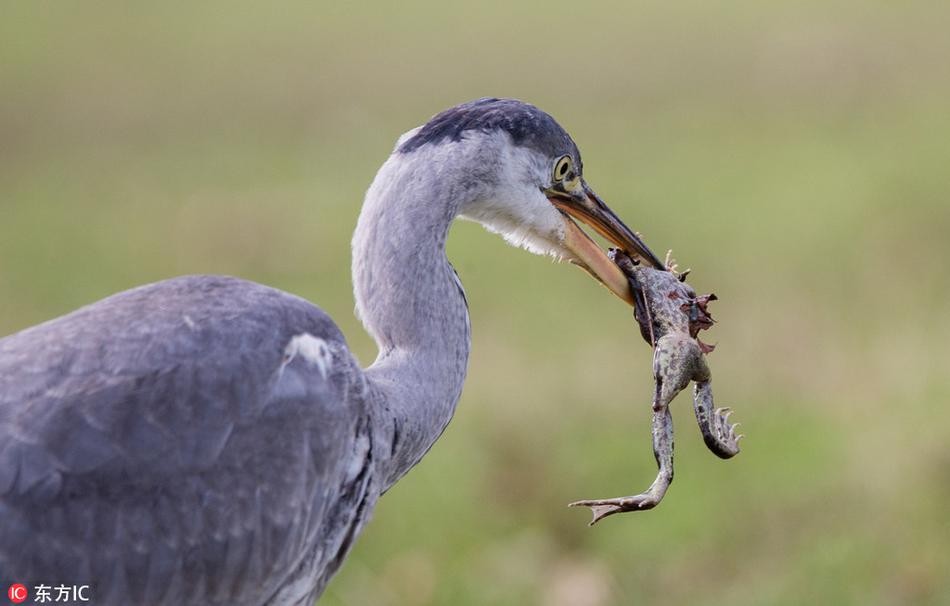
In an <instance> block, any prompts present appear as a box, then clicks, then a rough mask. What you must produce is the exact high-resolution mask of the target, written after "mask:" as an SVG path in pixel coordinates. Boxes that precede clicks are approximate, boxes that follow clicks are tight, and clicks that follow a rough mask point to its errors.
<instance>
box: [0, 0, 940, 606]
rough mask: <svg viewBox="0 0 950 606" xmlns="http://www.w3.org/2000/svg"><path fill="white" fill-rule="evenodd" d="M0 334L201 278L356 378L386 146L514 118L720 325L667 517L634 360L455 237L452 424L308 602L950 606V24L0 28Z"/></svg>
mask: <svg viewBox="0 0 950 606" xmlns="http://www.w3.org/2000/svg"><path fill="white" fill-rule="evenodd" d="M2 13H3V15H2V18H0V334H8V333H11V332H14V331H16V330H18V329H20V328H23V327H25V326H28V325H31V324H34V323H37V322H40V321H42V320H45V319H48V318H51V317H54V316H56V315H59V314H62V313H65V312H67V311H69V310H71V309H73V308H75V307H77V306H79V305H82V304H85V303H88V302H91V301H94V300H96V299H99V298H101V297H103V296H105V295H107V294H110V293H112V292H115V291H117V290H120V289H124V288H127V287H131V286H133V285H137V284H140V283H145V282H149V281H154V280H159V279H162V278H167V277H170V276H174V275H178V274H183V273H200V272H219V273H227V274H234V275H239V276H242V277H245V278H249V279H253V280H257V281H261V282H264V283H267V284H271V285H274V286H277V287H280V288H283V289H285V290H288V291H291V292H294V293H297V294H300V295H303V296H305V297H307V298H309V299H311V300H313V301H315V302H317V303H318V304H320V305H321V306H322V307H323V308H324V309H325V310H327V311H328V312H329V313H330V314H331V315H332V316H333V317H334V318H336V320H337V322H338V323H339V325H340V326H341V328H342V329H343V331H344V333H345V334H347V336H348V338H349V341H350V344H351V346H352V348H353V349H354V351H355V352H356V354H357V355H358V357H359V358H360V359H361V360H364V361H366V362H369V361H371V360H372V359H373V357H374V356H375V350H374V347H373V344H372V343H371V341H370V340H369V339H368V338H367V337H366V335H365V334H364V333H363V332H362V331H361V328H360V326H359V324H358V322H357V321H356V320H355V318H354V317H353V314H352V307H353V302H352V297H351V290H350V282H349V261H350V258H349V248H348V243H349V238H350V235H351V230H352V229H353V226H354V225H355V220H356V216H357V213H358V211H359V205H360V201H361V199H362V195H363V192H364V191H365V189H366V187H367V186H368V184H369V182H370V180H371V179H372V176H373V174H374V171H375V169H376V168H377V167H378V165H379V164H380V163H381V162H382V161H383V159H384V158H385V157H386V155H387V154H388V152H389V150H390V149H391V146H392V144H393V142H394V140H395V139H396V137H397V136H398V135H399V134H400V133H402V132H403V131H405V130H408V129H409V128H411V127H413V126H415V125H417V124H420V123H422V122H424V121H425V120H426V119H427V118H428V117H429V116H430V115H432V114H434V113H436V112H437V111H439V110H441V109H443V108H444V107H447V106H449V105H453V104H455V103H458V102H461V101H465V100H468V99H472V98H475V97H480V96H486V95H496V96H511V97H518V98H523V99H526V100H529V101H531V102H533V103H535V104H537V105H539V106H540V107H542V108H544V109H546V110H547V111H549V112H550V113H552V114H553V115H554V116H556V117H557V118H558V120H559V121H560V122H561V123H562V124H563V125H564V126H565V128H567V129H568V130H569V131H570V132H571V133H572V134H573V135H574V137H575V139H576V140H577V142H578V144H579V146H580V147H581V149H582V151H583V153H584V164H585V169H586V176H587V178H588V180H589V181H590V182H591V183H592V184H593V185H594V187H595V188H596V189H597V191H598V192H599V193H600V194H601V195H602V196H604V197H605V198H606V199H607V200H608V202H609V203H610V204H611V206H612V207H613V208H614V209H615V210H616V211H617V213H618V214H619V215H620V216H621V217H623V218H624V219H625V220H626V221H627V222H628V223H629V224H630V225H631V226H632V227H633V228H635V229H638V230H640V231H642V232H643V233H644V236H645V238H646V240H647V242H648V243H650V245H651V246H652V247H653V248H654V249H655V250H658V251H659V252H660V253H661V254H662V252H663V251H665V250H666V248H669V247H672V248H674V249H675V252H676V256H677V258H678V259H679V260H680V261H681V264H682V265H684V266H692V267H693V268H694V270H695V271H694V273H693V275H692V277H691V280H690V281H691V283H692V284H693V285H694V286H695V287H697V289H699V290H703V291H708V290H714V291H715V292H716V293H717V294H718V295H719V296H720V298H721V301H720V302H718V303H716V304H715V306H714V308H713V311H714V313H715V315H716V317H717V319H718V320H719V324H718V325H717V326H716V327H715V328H714V329H713V330H712V331H711V332H710V333H708V337H709V340H712V341H717V342H719V344H720V346H719V348H718V349H717V351H716V353H715V354H713V355H712V357H711V360H710V364H711V367H712V369H713V372H714V375H715V378H716V395H717V398H718V402H719V403H721V404H722V405H725V404H728V405H731V406H733V407H734V408H735V409H736V410H737V413H736V417H737V418H738V419H739V420H741V421H742V422H743V430H744V432H745V433H746V434H747V436H748V437H747V439H746V440H745V441H744V442H743V453H742V454H741V455H740V456H739V457H737V458H736V459H734V460H732V461H729V462H725V463H724V462H722V461H720V460H718V459H716V458H715V457H713V456H712V455H710V454H709V453H708V452H706V450H705V448H704V446H703V444H702V441H701V439H700V437H699V433H698V431H697V430H696V428H695V427H694V421H693V420H692V418H691V415H692V413H691V411H690V410H689V408H690V404H689V401H688V397H683V396H681V398H680V399H679V400H677V401H676V402H675V406H674V417H675V419H676V421H677V423H678V428H679V430H678V434H677V437H678V440H677V469H676V471H677V474H676V482H675V483H674V484H673V487H672V489H671V491H670V493H669V494H668V496H667V499H666V500H665V501H664V502H663V504H662V506H661V507H660V508H659V509H657V510H655V511H653V512H650V513H645V514H642V515H626V516H620V517H615V518H611V519H609V520H606V521H605V522H604V523H602V524H601V525H599V526H598V527H596V528H594V529H589V528H587V527H586V525H585V524H586V522H587V517H586V513H584V512H581V511H577V510H569V509H567V508H565V507H564V505H565V504H566V503H568V502H569V501H572V500H574V499H578V498H591V497H598V496H615V495H619V494H631V493H632V492H635V491H639V490H640V489H642V488H644V487H645V486H646V485H647V484H648V483H649V481H650V480H651V479H652V478H653V475H654V462H653V457H652V456H651V454H650V437H649V418H650V413H649V396H650V393H651V378H650V371H649V366H650V352H649V350H648V348H646V347H645V346H644V345H643V343H642V341H640V339H639V337H638V335H637V330H636V327H635V324H634V322H633V321H632V319H631V317H630V314H629V310H627V309H624V308H623V306H622V305H620V304H618V303H617V301H615V300H614V299H612V298H611V297H610V296H609V295H607V294H606V293H605V292H604V291H603V290H602V289H600V288H599V287H597V286H596V285H595V284H594V283H593V282H591V281H590V280H589V279H588V278H587V277H586V276H584V275H583V274H582V273H581V272H579V271H577V270H575V269H572V268H570V267H568V266H562V265H555V264H552V263H550V262H549V261H547V260H545V259H542V258H539V257H533V256H530V255H527V254H525V253H523V252H519V251H515V250H512V249H509V248H508V247H506V246H505V245H504V243H503V242H502V241H501V240H499V239H497V238H495V237H493V236H491V235H489V234H487V233H485V232H484V231H483V230H481V228H479V227H478V226H476V225H472V224H458V225H456V226H455V227H454V228H453V234H452V236H451V241H450V244H449V249H450V250H449V254H450V258H451V259H452V261H453V263H454V264H455V266H456V268H457V269H458V272H459V274H460V275H461V278H462V280H463V282H464V283H465V286H466V289H467V292H468V295H469V302H470V305H471V312H472V313H471V315H472V321H473V330H474V343H473V355H472V359H471V366H470V372H469V377H470V378H469V381H468V383H467V385H466V389H465V392H464V395H463V397H462V401H461V403H460V406H459V409H458V413H457V415H456V418H455V420H454V421H453V422H452V424H451V426H450V427H449V429H448V431H447V432H446V433H445V435H444V436H443V437H442V439H441V440H440V441H439V442H438V443H437V445H436V446H435V447H434V448H433V449H432V451H431V453H430V454H429V455H428V457H427V458H426V459H425V460H424V462H423V463H422V464H421V465H420V466H419V467H418V468H417V469H416V470H414V471H413V472H412V473H411V474H410V475H409V476H408V477H407V478H405V479H404V480H403V481H402V482H400V484H399V485H397V486H396V487H395V488H394V489H393V490H392V491H391V492H390V493H389V494H387V495H386V497H385V498H384V499H383V500H382V502H381V503H380V506H379V508H378V510H377V513H376V516H375V519H374V521H373V522H372V524H371V525H370V527H369V528H368V530H367V531H366V533H365V534H364V535H363V537H362V539H361V540H360V542H359V543H358V545H357V547H356V548H355V550H354V551H353V553H352V555H351V557H350V558H349V561H348V562H347V564H346V565H345V566H344V568H343V570H342V572H341V573H340V574H339V575H338V576H337V578H336V579H335V580H334V581H332V583H331V584H330V586H329V588H328V590H327V593H326V594H325V597H324V599H323V602H322V603H325V604H332V605H344V604H346V605H363V604H372V605H378V606H388V605H392V606H395V605H424V604H459V605H466V604H473V605H474V604H500V605H505V604H512V605H514V604H518V605H521V604H550V605H555V606H558V605H572V606H573V605H577V606H585V605H588V606H598V605H606V604H634V603H636V604H689V605H720V604H721V605H729V606H741V605H745V604H749V605H753V604H755V605H759V604H776V605H778V604H789V605H798V604H803V603H815V604H861V605H863V606H873V605H878V604H881V605H883V604H950V575H948V574H947V572H948V570H950V517H948V511H950V506H948V503H950V449H948V442H950V407H948V406H947V404H948V398H950V378H948V376H950V354H948V352H947V349H946V343H947V342H948V339H950V327H948V322H947V311H948V304H947V296H948V295H950V279H948V270H947V267H946V264H947V259H948V257H950V234H948V229H950V201H948V200H950V169H948V168H950V167H948V162H950V110H948V108H950V70H948V68H947V65H948V62H950V36H947V34H946V31H947V26H948V24H950V5H939V4H938V3H933V2H925V1H909V2H902V3H889V2H876V1H871V2H856V1H855V2H845V1H836V2H813V1H803V2H796V3H791V2H773V3H762V2H748V1H747V2H734V3H728V4H723V3H706V2H698V1H690V0H687V1H684V2H678V3H675V4H674V5H671V4H670V3H664V2H607V1H600V2H588V3H570V2H558V1H548V2H539V1H530V2H524V3H512V2H497V1H486V2H480V3H467V4H464V5H459V6H450V5H449V3H442V2H435V1H432V0H421V1H416V0H406V1H404V2H401V3H392V4H383V3H378V4H376V3H360V4H350V3H326V2H296V3H294V2H291V3H281V4H279V5H278V4H276V3H274V4H266V5H265V4H257V5H242V4H237V3H212V4H202V5H200V6H196V5H193V4H191V3H172V2H169V3H161V4H159V3H152V4H148V5H146V4H141V5H138V4H129V3H96V4H92V3H80V2H57V3H48V2H5V3H3V7H2Z"/></svg>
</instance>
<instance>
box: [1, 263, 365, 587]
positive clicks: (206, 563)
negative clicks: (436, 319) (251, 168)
mask: <svg viewBox="0 0 950 606" xmlns="http://www.w3.org/2000/svg"><path fill="white" fill-rule="evenodd" d="M185 316H187V318H186V317H185ZM302 333H308V334H311V335H313V336H315V337H318V338H320V339H323V340H324V341H325V342H326V343H328V345H329V347H330V351H331V352H332V354H333V360H332V364H331V373H330V374H329V375H328V376H327V377H326V379H324V378H323V377H322V375H321V373H320V372H319V370H318V369H316V368H314V367H312V365H311V364H309V363H308V361H307V360H305V359H304V358H302V357H298V358H297V359H294V360H291V361H289V362H288V363H285V359H284V353H285V352H284V350H285V347H286V345H287V343H288V342H289V341H290V340H291V338H292V337H293V336H294V335H298V334H302ZM288 385H292V386H291V387H288ZM365 394H366V389H365V384H364V379H363V376H362V371H361V370H360V369H359V368H358V366H357V365H356V363H355V361H354V360H353V359H352V357H351V356H350V355H349V354H348V352H347V350H346V343H345V342H344V340H343V337H342V335H341V334H340V332H339V330H338V329H337V328H336V326H335V325H334V324H333V323H332V321H330V319H329V318H328V317H327V316H326V315H325V314H324V313H323V312H322V311H320V310H319V309H318V308H316V307H314V306H313V305H311V304H309V303H307V302H306V301H304V300H302V299H299V298H297V297H293V296H291V295H287V294H285V293H281V292H279V291H276V290H273V289H270V288H266V287H263V286H260V285H256V284H252V283H249V282H244V281H241V280H236V279H232V278H221V277H212V276H197V277H187V278H179V279H175V280H169V281H166V282H160V283H158V284H153V285H149V286H144V287H141V288H137V289H135V290H131V291H128V292H125V293H121V294H119V295H116V296H113V297H110V298H108V299H106V300H104V301H101V302H99V303H97V304H95V305H92V306H89V307H86V308H83V309H80V310H78V311H76V312H74V313H72V314H70V315H68V316H65V317H63V318H60V319H58V320H55V321H53V322H48V323H46V324H42V325H40V326H37V327H35V328H31V329H28V330H25V331H23V332H20V333H18V334H15V335H12V336H10V337H7V338H5V339H3V340H0V469H2V470H3V473H2V475H0V497H2V500H0V571H2V575H0V576H2V577H3V578H4V579H17V580H19V581H20V582H27V581H29V582H35V583H40V582H47V583H49V582H55V581H58V580H59V581H63V582H66V581H68V582H77V583H89V582H92V583H93V584H94V585H95V587H96V588H102V589H104V590H108V591H109V592H110V593H105V594H102V595H96V602H97V603H103V604H112V603H116V604H118V603H150V604H165V603H168V604H182V603H189V604H199V603H201V604H234V603H248V604H263V603H267V602H268V601H270V600H271V599H272V598H273V597H274V596H275V595H276V594H277V593H278V592H279V591H280V589H281V587H283V586H284V581H285V578H283V577H286V576H289V575H294V574H299V575H301V576H309V577H313V576H314V575H316V576H317V577H318V578H308V583H307V587H306V597H309V596H310V595H315V592H318V591H319V589H320V588H322V584H323V583H324V582H325V580H326V579H327V578H329V576H330V574H332V571H333V568H331V567H329V566H328V564H332V563H334V561H336V562H337V563H338V561H339V560H341V559H342V555H343V554H342V553H341V550H343V551H345V549H346V548H348V544H347V543H346V541H347V537H348V536H350V535H351V534H352V532H353V529H354V528H356V527H358V526H359V525H360V524H361V523H362V521H363V519H365V518H364V517H361V516H365V515H366V514H368V510H369V508H368V507H367V504H371V503H372V502H373V501H374V500H375V494H372V492H371V488H372V486H371V483H370V482H369V481H368V476H369V474H370V473H371V469H372V464H371V461H372V459H371V454H370V452H369V451H368V450H367V449H366V448H365V446H364V447H363V448H362V449H361V448H360V447H359V445H360V444H361V443H362V444H364V445H365V443H366V441H367V440H368V439H370V437H369V436H370V434H369V431H370V426H369V422H368V414H367V410H366V409H365V405H366V402H365ZM351 453H357V454H359V455H360V456H362V457H363V466H364V468H365V471H364V473H363V475H362V477H349V476H348V474H347V473H346V469H344V468H346V467H349V466H352V464H353V462H352V460H351V459H350V455H351ZM360 503H363V504H364V506H363V511H362V512H358V511H357V506H358V505H359V504H360ZM331 522H332V523H331ZM327 529H332V530H333V532H332V533H328V532H326V531H327ZM315 543H318V544H320V546H321V548H322V549H321V550H320V552H319V553H320V557H318V558H313V557H310V558H308V557H307V555H310V554H312V553H314V552H313V550H312V549H311V547H312V545H313V544H315ZM15 545H20V546H21V548H20V549H13V546H15ZM27 546H28V548H27V549H24V547H27ZM106 579H108V580H106ZM186 588H187V591H186Z"/></svg>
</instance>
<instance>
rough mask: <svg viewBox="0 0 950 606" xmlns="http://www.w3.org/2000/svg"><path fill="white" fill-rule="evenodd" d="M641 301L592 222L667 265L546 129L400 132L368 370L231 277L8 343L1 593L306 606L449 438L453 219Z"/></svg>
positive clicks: (319, 328)
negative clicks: (19, 590) (42, 590)
mask: <svg viewBox="0 0 950 606" xmlns="http://www.w3.org/2000/svg"><path fill="white" fill-rule="evenodd" d="M459 216H461V217H465V218H468V219H471V220H474V221H477V222H480V223H482V224H483V225H484V226H485V227H487V228H488V229H489V230H491V231H494V232H498V233H499V234H501V235H503V236H504V238H505V239H506V240H508V241H509V242H510V243H512V244H515V245H518V246H521V247H523V248H526V249H528V250H530V251H533V252H535V253H542V254H550V255H553V256H555V257H560V258H564V259H567V260H569V261H571V262H573V263H574V264H577V265H579V266H581V267H582V268H584V269H585V270H587V271H588V272H589V273H591V274H592V275H593V276H594V277H596V278H597V279H598V280H599V281H600V282H602V283H603V284H604V285H606V286H607V287H608V288H609V289H610V290H611V291H613V292H614V293H615V294H617V295H618V296H620V297H621V298H622V299H624V300H626V301H627V303H630V304H632V302H633V299H632V295H631V293H630V291H629V286H628V283H627V279H626V277H625V276H624V275H623V274H622V272H621V271H620V270H619V269H618V268H617V267H616V266H615V265H614V264H613V263H612V262H611V261H610V260H609V259H608V258H607V256H606V254H605V253H604V252H603V251H602V250H601V248H600V247H599V246H598V245H596V244H595V243H594V241H593V240H592V239H591V238H590V237H589V236H588V235H587V234H586V233H585V232H584V231H583V230H582V229H581V228H580V227H579V226H578V224H577V223H576V222H575V219H576V220H579V221H581V222H582V223H585V224H587V225H588V226H590V227H591V228H593V229H594V230H596V231H597V232H599V233H600V234H602V235H603V236H604V237H605V238H606V239H608V240H610V241H611V242H612V243H613V244H615V245H616V246H619V247H620V248H622V249H624V250H626V251H628V252H629V253H630V254H632V255H634V256H637V257H639V258H640V259H643V260H645V261H646V262H647V263H650V264H651V265H654V266H656V267H662V263H661V262H660V261H659V259H657V258H656V256H655V255H654V254H653V253H652V252H651V251H650V250H649V249H648V248H647V247H646V246H645V245H644V244H643V242H641V240H640V239H639V237H638V236H637V235H636V234H635V233H634V232H632V231H631V230H630V229H628V228H627V227H626V226H625V225H624V224H623V223H622V222H621V221H620V220H619V219H618V218H617V217H616V215H615V214H614V213H613V212H611V211H610V209H609V208H608V207H607V206H606V205H605V204H604V203H603V201H602V200H601V199H600V198H598V197H597V195H596V194H595V193H594V191H593V190H592V189H591V188H590V187H589V186H588V184H587V183H586V181H585V180H584V178H583V175H582V164H581V157H580V153H579V152H578V149H577V146H576V145H575V144H574V141H573V140H572V139H571V137H570V136H569V135H568V134H567V133H566V132H565V131H564V130H563V129H562V128H561V127H560V126H559V125H558V124H557V122H555V120H554V119H553V118H552V117H551V116H549V115H548V114H546V113H544V112H542V111H541V110H539V109H537V108H536V107H534V106H532V105H529V104H526V103H523V102H520V101H516V100H512V99H479V100H477V101H473V102H469V103H465V104H462V105H459V106H456V107H453V108H451V109H448V110H446V111H444V112H442V113H440V114H438V115H436V116H435V117H433V118H432V119H431V120H430V121H429V122H427V123H426V124H424V125H423V126H421V127H418V128H416V129H414V130H411V131H409V132H408V133H406V134H404V135H403V136H402V137H400V138H399V140H398V141H397V143H396V146H395V148H394V149H393V151H392V153H391V155H390V156H389V157H388V159H387V160H386V161H385V163H384V164H383V166H382V168H381V169H380V170H379V172H378V174H377V175H376V178H375V179H374V181H373V182H372V185H371V186H370V188H369V190H368V192H367V194H366V197H365V201H364V204H363V207H362V210H361V213H360V216H359V220H358V224H357V227H356V231H355V233H354V236H353V242H352V253H353V267H352V269H353V281H354V293H355V298H356V309H357V314H358V315H359V317H360V319H361V320H362V322H363V324H364V326H365V327H366V329H367V331H368V332H369V334H370V335H371V336H372V337H373V338H374V339H375V341H376V343H377V344H378V347H379V355H378V357H377V358H376V360H375V361H374V362H373V363H372V365H370V366H369V367H368V368H366V369H365V370H364V369H362V368H360V366H359V365H358V364H357V362H356V360H355V359H354V357H353V356H352V354H351V353H350V352H349V350H348V349H347V345H346V341H345V340H344V338H343V335H342V334H341V333H340V331H339V329H338V328H337V327H336V325H335V324H334V323H333V321H332V320H331V319H330V318H329V317H328V316H327V315H326V314H325V313H324V312H323V311H321V310H320V308H318V307H316V306H315V305H313V304H311V303H309V302H307V301H305V300H303V299H301V298H299V297H296V296H293V295H291V294H287V293H285V292H281V291H279V290H275V289H272V288H269V287H266V286H262V285H259V284H255V283H251V282H247V281H243V280H239V279H235V278H230V277H220V276H188V277H181V278H175V279H171V280H166V281H162V282H158V283H155V284H150V285H146V286H142V287H139V288H135V289H132V290H129V291H126V292H122V293H119V294H116V295H113V296H111V297H108V298H106V299H104V300H102V301H99V302H97V303H94V304H92V305H89V306H87V307H83V308H81V309H79V310H77V311H75V312H73V313H70V314H68V315H66V316H63V317H60V318H58V319H55V320H51V321H49V322H46V323H44V324H40V325H38V326H35V327H32V328H28V329H26V330H23V331H22V332H19V333H16V334H13V335H11V336H8V337H6V338H4V339H2V340H0V581H3V582H14V581H16V582H22V583H27V585H28V586H29V584H30V583H33V584H39V583H47V584H49V583H69V584H73V583H76V584H80V583H81V584H89V585H90V593H91V597H92V598H93V602H94V603H96V604H175V605H176V606H180V605H182V604H203V605H213V604H222V605H223V604H229V605H230V604H242V605H243V604H248V605H258V604H281V605H283V604H300V605H302V604H310V603H312V602H313V601H314V600H315V599H316V598H317V597H319V595H320V594H321V592H322V591H323V589H324V587H325V585H326V583H327V581H328V579H329V578H330V577H331V576H332V575H333V573H334V572H335V571H336V570H337V569H338V568H339V566H340V564H341V563H342V561H343V560H344V558H345V557H346V554H347V552H348V550H349V549H350V547H351V546H352V545H353V542H354V541H355V539H356V538H357V536H358V535H359V534H360V531H361V529H362V528H363V527H364V525H365V524H366V522H367V520H368V518H369V517H370V514H371V513H372V511H373V508H374V506H375V505H376V502H377V499H378V498H379V496H380V495H381V494H382V493H383V492H385V491H386V490H387V489H388V488H389V487H390V486H391V485H392V484H393V483H395V482H396V481H397V480H398V479H399V478H400V477H402V476H403V474H405V473H406V472H407V471H408V470H409V469H410V468H412V467H413V466H414V465H415V464H416V463H418V462H419V460H420V459H421V458H422V457H423V455H424V454H425V453H426V452H427V450H428V449H429V448H430V447H431V446H432V444H433V443H434V442H435V440H436V439H437V438H438V437H439V435H440V434H441V433H442V431H443V429H444V428H445V427H446V425H447V424H448V422H449V420H450V419H451V418H452V415H453V412H454V410H455V405H456V402H457V400H458V399H459V396H460V394H461V390H462V383H463V380H464V379H465V374H466V367H467V361H468V354H469V345H470V327H469V318H468V307H467V304H466V300H465V295H464V292H463V290H462V286H461V283H460V282H459V279H458V276H457V274H456V273H455V271H454V269H453V267H452V266H451V264H450V263H449V261H448V259H447V257H446V253H445V241H446V237H447V233H448V229H449V225H450V224H451V223H452V221H453V220H454V219H455V218H456V217H459Z"/></svg>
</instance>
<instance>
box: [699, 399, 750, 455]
mask: <svg viewBox="0 0 950 606" xmlns="http://www.w3.org/2000/svg"><path fill="white" fill-rule="evenodd" d="M731 414H732V409H731V408H728V407H726V408H717V409H716V410H715V411H713V413H712V414H711V415H710V416H709V422H708V423H703V424H701V425H700V429H701V430H702V432H703V441H704V442H706V446H707V447H708V448H709V450H711V451H712V452H713V454H715V455H716V456H718V457H720V458H723V459H731V458H732V457H734V456H736V455H737V454H739V440H741V439H742V438H743V437H745V436H743V435H742V434H739V435H736V428H737V427H739V425H740V423H732V424H730V423H729V415H731Z"/></svg>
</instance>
